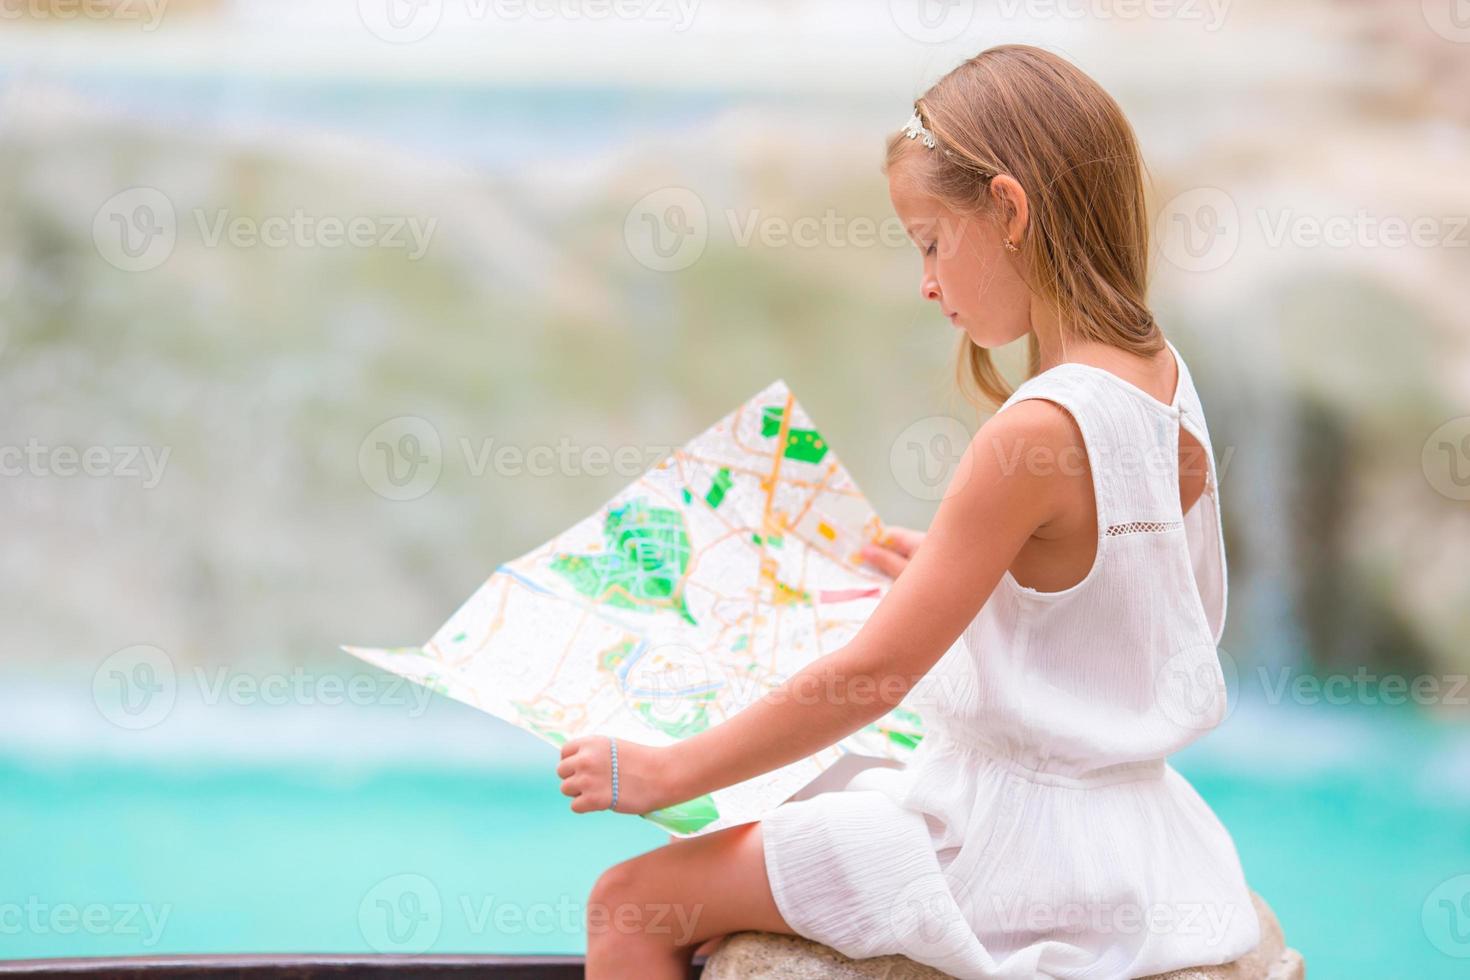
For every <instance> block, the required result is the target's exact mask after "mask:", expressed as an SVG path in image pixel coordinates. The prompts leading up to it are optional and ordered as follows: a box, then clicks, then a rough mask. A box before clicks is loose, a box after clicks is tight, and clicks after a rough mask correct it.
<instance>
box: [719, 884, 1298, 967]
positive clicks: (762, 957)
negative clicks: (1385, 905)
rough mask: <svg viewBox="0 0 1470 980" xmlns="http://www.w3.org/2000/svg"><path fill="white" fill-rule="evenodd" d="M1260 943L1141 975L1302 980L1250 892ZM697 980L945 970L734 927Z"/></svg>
mask: <svg viewBox="0 0 1470 980" xmlns="http://www.w3.org/2000/svg"><path fill="white" fill-rule="evenodd" d="M1251 901H1252V902H1253V903H1254V905H1255V907H1256V914H1257V915H1258V916H1259V917H1260V920H1261V944H1260V945H1259V946H1257V947H1256V949H1255V951H1254V952H1252V953H1250V954H1249V955H1247V956H1244V957H1242V958H1241V959H1238V960H1236V961H1235V962H1233V963H1225V964H1222V965H1220V966H1201V967H1193V968H1191V969H1187V970H1175V971H1174V972H1172V973H1160V974H1156V975H1155V976H1152V977H1146V978H1144V980H1306V964H1305V963H1304V962H1303V960H1302V957H1301V954H1300V953H1298V952H1297V951H1296V950H1294V949H1291V948H1290V947H1288V946H1287V945H1286V939H1285V937H1284V936H1283V935H1282V933H1281V923H1280V922H1278V921H1277V919H1276V913H1275V912H1273V911H1271V907H1270V906H1269V905H1267V904H1266V901H1265V899H1263V898H1261V896H1260V895H1257V894H1256V893H1255V892H1254V891H1252V892H1251ZM701 976H702V977H703V980H944V978H945V977H947V976H948V974H944V973H940V972H939V971H938V970H936V969H934V968H933V967H930V966H924V965H922V964H919V963H915V962H914V961H913V960H911V959H909V958H908V957H906V956H899V955H892V956H871V957H868V958H867V959H861V960H855V959H852V958H851V957H848V956H844V955H842V954H841V953H839V952H837V951H836V950H835V949H830V948H828V947H826V946H823V945H822V944H821V943H815V942H812V941H811V940H810V939H804V938H802V937H801V936H786V935H782V934H780V933H774V932H737V933H734V934H732V935H730V936H728V937H726V939H725V941H724V942H723V943H721V944H720V946H719V948H718V949H716V950H715V951H714V952H713V953H711V954H710V955H709V958H708V959H707V960H705V964H704V971H703V973H702V974H701Z"/></svg>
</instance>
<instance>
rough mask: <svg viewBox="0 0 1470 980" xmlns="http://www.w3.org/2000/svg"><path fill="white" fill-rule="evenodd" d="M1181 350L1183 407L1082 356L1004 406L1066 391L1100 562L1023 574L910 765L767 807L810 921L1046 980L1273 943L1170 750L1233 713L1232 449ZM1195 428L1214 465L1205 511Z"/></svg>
mask: <svg viewBox="0 0 1470 980" xmlns="http://www.w3.org/2000/svg"><path fill="white" fill-rule="evenodd" d="M1168 346H1169V349H1170V351H1171V352H1172V353H1173V354H1174V358H1175V361H1176V363H1177V364H1178V367H1179V370H1178V384H1177V386H1176V391H1175V395H1174V400H1173V402H1172V403H1171V404H1168V405H1166V404H1164V403H1163V402H1161V401H1159V400H1158V399H1156V398H1154V397H1153V396H1152V395H1149V394H1148V393H1147V392H1145V391H1143V390H1142V389H1141V388H1138V387H1136V386H1134V385H1133V384H1131V383H1129V382H1127V381H1125V380H1123V379H1122V378H1121V377H1119V376H1118V375H1115V374H1113V373H1111V372H1109V371H1105V370H1103V369H1101V368H1098V367H1094V366H1091V365H1085V364H1079V363H1064V364H1059V365H1057V366H1056V367H1053V368H1051V369H1050V370H1047V371H1044V372H1042V373H1041V374H1038V375H1037V376H1036V377H1034V378H1031V379H1029V380H1027V381H1026V382H1025V383H1023V384H1022V385H1020V387H1019V388H1018V389H1017V390H1016V391H1015V392H1014V393H1013V394H1012V395H1011V397H1010V398H1008V399H1007V400H1006V402H1005V403H1004V404H1003V405H1002V406H1001V408H1000V411H1004V410H1005V409H1006V408H1007V407H1009V406H1010V405H1013V404H1015V403H1016V402H1018V401H1021V400H1023V399H1027V398H1044V399H1048V400H1051V401H1053V402H1056V403H1058V404H1060V405H1061V406H1062V407H1064V408H1066V409H1067V410H1068V411H1069V412H1070V413H1071V415H1072V416H1073V417H1074V418H1075V419H1076V421H1077V423H1078V426H1079V428H1080V430H1081V433H1082V437H1083V440H1084V442H1085V443H1086V447H1087V456H1088V461H1089V463H1090V466H1091V471H1092V478H1093V487H1094V491H1095V494H1096V502H1097V509H1098V542H1097V556H1096V559H1095V561H1094V564H1093V566H1092V568H1091V570H1090V571H1089V572H1088V574H1087V576H1086V577H1085V578H1084V579H1083V580H1082V581H1081V582H1079V583H1078V584H1076V585H1074V586H1072V587H1071V588H1068V589H1064V590H1062V591H1059V592H1040V591H1037V590H1035V589H1031V588H1028V587H1026V586H1023V585H1021V584H1020V583H1019V582H1017V581H1016V580H1015V578H1013V577H1012V576H1011V574H1010V572H1006V573H1005V575H1004V577H1003V578H1002V580H1001V581H1000V583H999V584H998V585H997V586H996V589H995V591H994V592H993V593H992V594H991V596H990V598H989V600H988V601H987V602H986V603H985V606H984V607H983V608H982V609H981V610H980V612H979V614H978V615H977V616H976V617H975V619H974V621H973V622H972V623H971V624H970V625H969V626H968V627H967V628H966V629H965V631H964V633H963V634H962V635H961V636H960V638H959V639H958V640H957V641H956V642H955V644H954V646H953V647H951V648H950V649H949V650H948V651H947V652H946V653H945V654H944V656H943V657H941V658H940V660H939V661H938V663H936V665H935V666H934V668H933V669H932V670H931V671H930V672H929V673H928V674H927V675H925V677H924V678H923V680H922V681H921V682H920V684H919V685H917V686H916V687H915V688H914V690H913V691H911V692H910V695H909V700H910V701H913V700H914V699H918V700H917V703H918V708H919V710H920V711H921V712H922V713H923V714H924V718H925V721H926V723H927V724H928V729H929V733H928V734H927V735H926V736H925V738H924V740H923V741H922V742H921V743H920V745H919V747H918V748H917V749H916V750H915V753H914V755H913V757H912V759H911V760H910V762H909V764H908V765H907V766H906V767H904V768H893V767H888V766H875V767H871V768H867V769H863V770H862V771H860V772H858V773H857V775H856V776H854V777H852V778H851V780H850V781H849V782H848V783H847V784H846V786H845V787H842V788H840V789H834V790H828V791H823V792H819V793H817V794H816V795H811V796H808V797H807V798H805V799H800V798H797V797H793V798H792V799H790V800H788V801H787V802H785V803H783V804H782V805H781V806H779V807H777V808H776V809H775V810H773V811H772V812H771V813H770V814H768V815H767V816H766V817H765V818H764V819H763V820H762V822H761V825H762V832H763V836H764V847H765V858H766V869H767V874H768V876H769V879H770V884H771V890H772V892H773V893H774V895H775V900H776V906H777V908H779V909H780V911H781V914H782V916H784V917H785V919H786V921H787V922H788V923H790V924H791V926H792V928H793V929H794V930H795V931H796V932H797V933H798V934H800V935H802V936H806V937H808V938H810V939H814V940H817V941H818V942H821V943H825V944H826V945H828V946H831V947H833V948H834V949H836V950H838V951H840V952H842V953H845V954H846V955H848V956H852V957H856V958H861V957H868V956H878V955H882V954H887V953H902V954H904V955H906V956H908V957H909V958H911V959H913V960H916V961H918V962H921V963H927V964H929V965H931V966H934V967H936V968H938V969H940V970H942V971H944V972H946V973H948V974H951V975H952V976H955V977H961V978H968V977H975V978H1027V980H1032V978H1037V977H1068V978H1083V977H1086V978H1098V980H1113V978H1124V977H1138V976H1147V975H1150V974H1154V973H1163V972H1166V971H1168V970H1173V969H1179V968H1183V967H1189V966H1203V965H1209V964H1216V963H1224V962H1228V961H1230V960H1234V959H1237V958H1239V957H1241V956H1243V955H1245V954H1246V953H1248V952H1250V951H1251V950H1252V949H1254V948H1255V946H1256V945H1257V943H1258V942H1259V940H1260V926H1259V922H1258V921H1257V918H1256V914H1255V911H1254V909H1253V906H1252V904H1251V899H1250V892H1249V890H1248V888H1247V885H1246V881H1245V876H1244V874H1243V873H1242V869H1241V866H1240V860H1239V857H1238V855H1237V853H1236V850H1235V845H1234V843H1233V841H1232V840H1231V838H1230V835H1229V833H1228V832H1227V831H1226V829H1225V828H1224V827H1223V826H1222V825H1221V823H1220V821H1219V820H1218V818H1217V817H1216V816H1215V814H1214V813H1213V812H1212V811H1211V810H1210V808H1209V806H1208V805H1207V804H1206V803H1205V802H1204V801H1203V800H1202V799H1201V798H1200V796H1199V795H1198V793H1196V792H1195V790H1194V788H1193V787H1192V786H1191V785H1190V784H1189V783H1188V781H1186V780H1185V779H1184V777H1183V776H1181V775H1180V774H1179V773H1178V771H1176V770H1175V769H1174V768H1173V767H1172V766H1170V765H1169V764H1168V762H1167V761H1166V759H1167V757H1168V756H1169V755H1170V754H1171V753H1173V752H1175V751H1177V750H1179V749H1180V748H1182V747H1184V746H1185V745H1188V744H1189V743H1190V742H1193V741H1194V740H1195V739H1197V738H1198V737H1199V736H1201V735H1203V734H1204V733H1205V732H1206V731H1208V730H1209V729H1211V728H1213V727H1215V725H1217V724H1218V723H1219V721H1220V720H1221V718H1222V717H1223V716H1224V711H1225V707H1226V705H1225V687H1224V678H1223V674H1222V671H1221V666H1220V662H1219V658H1218V654H1217V650H1216V644H1217V643H1218V642H1219V639H1220V634H1221V632H1222V630H1223V627H1224V620H1225V607H1226V581H1225V570H1226V565H1225V541H1224V536H1223V532H1222V528H1221V523H1220V503H1219V498H1218V495H1217V492H1216V491H1217V479H1216V467H1215V459H1214V451H1213V447H1212V446H1211V444H1210V438H1209V432H1208V429H1207V427H1206V425H1205V417H1204V412H1203V408H1202V406H1201V404H1200V399H1199V395H1198V393H1197V392H1196V391H1195V387H1194V383H1193V380H1192V379H1191V377H1190V374H1189V371H1188V368H1187V367H1186V365H1185V363H1184V360H1183V358H1182V357H1180V356H1179V352H1178V350H1177V349H1176V348H1175V347H1174V345H1173V344H1172V343H1170V344H1169V345H1168ZM1181 425H1182V426H1184V427H1185V428H1186V429H1188V430H1189V432H1190V433H1191V434H1193V435H1194V437H1195V438H1196V439H1198V440H1199V442H1200V444H1201V445H1203V446H1204V448H1205V453H1206V460H1207V463H1208V475H1207V477H1206V481H1205V493H1204V495H1202V496H1201V497H1200V499H1199V500H1198V501H1197V502H1196V503H1195V505H1194V506H1192V507H1191V508H1190V510H1189V512H1188V513H1187V514H1184V513H1181V512H1180V507H1179V472H1178V471H1179V458H1178V446H1179V427H1180V426H1181ZM1065 462H1066V460H1065V459H1062V460H1059V464H1060V465H1064V464H1065ZM800 795H801V794H798V797H799V796H800Z"/></svg>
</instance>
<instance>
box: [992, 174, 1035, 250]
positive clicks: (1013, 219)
mask: <svg viewBox="0 0 1470 980" xmlns="http://www.w3.org/2000/svg"><path fill="white" fill-rule="evenodd" d="M990 194H991V197H992V199H993V200H994V201H995V203H996V204H997V206H998V207H999V212H998V214H999V218H1000V221H1001V224H1002V226H1003V227H1004V228H1005V233H1006V235H1008V236H1009V237H1010V239H1011V241H1013V242H1015V243H1016V244H1018V245H1019V244H1020V243H1021V241H1022V239H1024V238H1025V237H1026V221H1027V219H1028V217H1029V216H1030V210H1029V208H1028V207H1027V204H1026V189H1025V188H1023V187H1022V186H1021V184H1020V182H1019V181H1017V180H1016V179H1015V178H1014V177H1012V176H1011V175H1010V174H996V175H995V176H994V177H992V178H991V179H990Z"/></svg>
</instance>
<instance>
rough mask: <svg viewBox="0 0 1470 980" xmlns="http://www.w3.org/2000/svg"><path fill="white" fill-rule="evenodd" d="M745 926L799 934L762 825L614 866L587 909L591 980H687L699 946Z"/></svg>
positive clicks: (683, 842)
mask: <svg viewBox="0 0 1470 980" xmlns="http://www.w3.org/2000/svg"><path fill="white" fill-rule="evenodd" d="M745 929H754V930H760V931H763V932H784V933H788V934H794V933H793V930H792V928H791V926H789V925H788V924H787V923H786V920H785V919H783V918H782V917H781V913H780V911H779V910H777V908H776V900H775V898H773V897H772V895H771V887H770V884H769V882H768V881H767V879H766V856H765V851H764V850H763V848H762V844H761V825H760V822H759V821H757V822H754V823H748V824H741V825H740V826H738V827H728V828H726V829H724V830H717V831H715V832H714V833H712V834H705V835H704V836H702V837H690V838H685V839H682V840H676V841H673V842H671V843H668V844H665V845H664V846H663V847H659V848H656V849H654V850H652V851H648V852H646V853H643V854H639V855H637V856H636V857H632V858H629V859H628V860H626V861H623V862H621V863H619V864H615V865H613V866H612V867H611V868H608V869H607V870H606V871H604V872H603V873H602V875H601V876H600V877H599V878H598V879H597V883H596V884H595V885H593V886H592V894H591V896H589V898H588V907H587V980H617V978H622V977H632V978H637V980H685V978H686V977H688V975H689V963H690V960H692V959H693V957H694V952H695V950H696V949H698V948H700V947H701V946H702V945H704V944H705V942H706V941H707V940H710V939H713V938H717V937H721V936H725V935H727V934H729V933H732V932H740V931H741V930H745Z"/></svg>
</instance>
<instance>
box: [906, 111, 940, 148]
mask: <svg viewBox="0 0 1470 980" xmlns="http://www.w3.org/2000/svg"><path fill="white" fill-rule="evenodd" d="M903 131H904V134H905V135H906V136H908V138H909V139H911V140H912V139H918V138H919V137H921V136H922V137H923V138H924V145H925V146H927V147H928V148H929V149H931V150H932V149H934V134H933V133H931V132H929V130H927V129H925V128H924V120H922V119H920V118H919V110H918V108H917V107H916V108H915V109H914V114H913V115H912V116H910V117H909V121H908V123H907V124H906V125H905V126H904V127H903Z"/></svg>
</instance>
